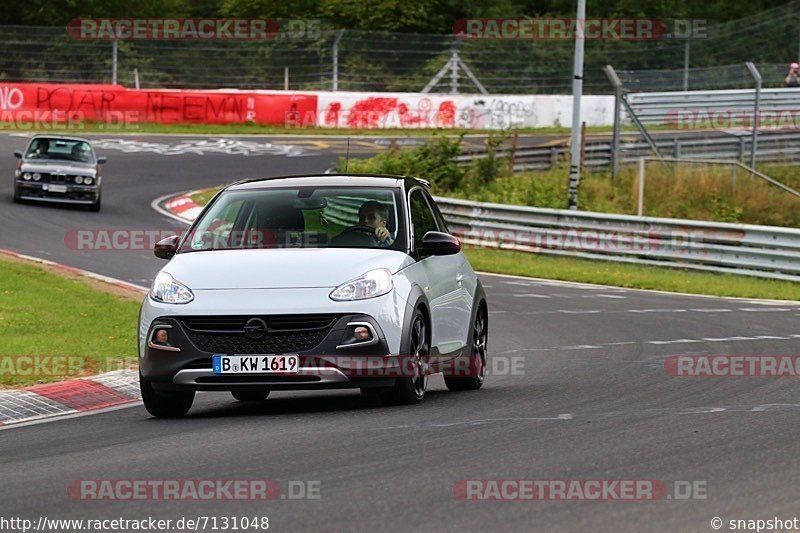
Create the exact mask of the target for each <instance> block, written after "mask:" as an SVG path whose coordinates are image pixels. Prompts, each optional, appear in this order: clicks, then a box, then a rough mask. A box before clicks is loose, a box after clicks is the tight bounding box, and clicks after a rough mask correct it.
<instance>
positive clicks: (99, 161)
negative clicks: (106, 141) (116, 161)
mask: <svg viewBox="0 0 800 533" xmlns="http://www.w3.org/2000/svg"><path fill="white" fill-rule="evenodd" d="M106 161H108V158H107V157H105V156H101V157H98V158H97V164H98V165H105V164H106Z"/></svg>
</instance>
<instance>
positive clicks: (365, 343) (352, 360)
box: [139, 175, 488, 416]
mask: <svg viewBox="0 0 800 533" xmlns="http://www.w3.org/2000/svg"><path fill="white" fill-rule="evenodd" d="M155 254H156V256H158V257H161V258H164V259H169V260H170V261H169V263H167V265H166V266H165V267H164V268H163V269H162V270H161V272H159V274H158V276H157V277H156V279H155V281H154V283H153V286H152V289H151V290H150V293H149V295H148V296H147V297H146V298H145V301H144V303H143V305H142V309H141V313H140V318H139V356H140V361H139V369H140V385H141V391H142V399H143V400H144V405H145V407H146V408H147V410H148V411H149V412H150V413H151V414H152V415H154V416H182V415H184V414H186V413H187V412H188V411H189V409H190V407H191V405H192V401H193V400H194V395H195V391H200V390H203V391H230V392H231V393H232V394H233V397H234V398H236V399H237V400H240V401H262V400H264V399H265V398H266V397H267V395H268V394H269V393H270V391H272V390H300V389H306V390H308V389H332V388H333V389H336V388H359V389H361V392H362V393H364V394H378V395H380V396H381V397H382V399H383V400H385V401H386V402H388V403H395V404H415V403H418V402H420V401H421V400H422V399H423V397H424V396H425V390H426V387H427V381H428V376H429V375H430V374H433V373H437V372H442V373H444V376H445V383H446V385H447V387H448V388H449V389H451V390H470V389H479V388H480V387H481V385H482V384H483V380H484V376H485V369H486V358H487V351H486V348H487V338H488V330H487V326H488V322H487V316H488V308H487V303H486V296H485V293H484V291H483V289H482V287H481V283H480V281H479V280H478V278H477V276H476V275H475V272H474V271H473V270H472V267H471V266H470V264H469V262H468V261H467V260H466V258H465V257H464V255H463V254H462V253H461V244H460V242H459V240H458V239H457V238H456V237H454V236H452V235H450V234H449V233H448V229H447V225H446V224H445V222H444V219H443V218H442V215H441V213H440V212H439V209H438V208H437V206H436V204H435V203H434V201H433V199H432V198H431V196H430V194H429V193H428V191H427V183H426V182H424V181H422V180H417V179H413V178H407V177H397V176H351V175H348V176H341V175H323V176H292V177H284V178H272V179H258V180H248V181H243V182H239V183H236V184H234V185H231V186H229V187H227V188H225V189H223V190H222V191H220V193H219V194H217V196H215V197H214V199H213V200H212V201H211V202H210V203H209V205H208V206H206V208H205V209H204V210H203V212H202V213H201V214H200V216H199V217H198V218H197V220H196V221H195V223H194V224H193V225H192V227H191V228H190V229H189V230H188V231H187V232H186V233H185V234H184V235H183V236H181V237H178V236H175V237H170V238H168V239H165V240H163V241H161V242H159V243H158V245H157V246H156V249H155Z"/></svg>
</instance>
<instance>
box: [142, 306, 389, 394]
mask: <svg viewBox="0 0 800 533" xmlns="http://www.w3.org/2000/svg"><path fill="white" fill-rule="evenodd" d="M309 317H311V318H309ZM247 318H249V317H241V316H229V317H225V316H220V317H193V316H192V317H175V316H169V317H159V318H157V319H155V320H153V322H152V324H151V325H150V330H149V331H148V334H147V340H148V342H147V343H146V346H145V348H144V353H143V354H142V357H141V358H140V361H139V370H140V372H141V374H142V377H143V378H145V379H147V380H148V381H150V382H151V383H152V385H153V387H154V388H155V389H157V390H217V391H218V390H248V389H251V390H252V389H259V390H264V389H268V390H304V389H305V390H308V389H331V388H333V389H337V388H370V387H379V388H382V387H390V386H391V385H392V384H393V383H394V381H395V379H396V378H397V377H398V376H399V375H401V372H402V370H401V369H400V366H401V365H402V362H401V360H400V359H399V358H398V357H396V356H393V355H390V354H389V349H388V345H387V342H386V338H385V336H384V334H383V332H382V331H381V328H380V326H379V325H378V323H377V321H376V320H375V319H373V318H372V317H370V316H368V315H362V314H347V315H333V314H332V315H293V316H291V317H285V316H284V317H274V316H268V315H265V316H263V317H260V318H263V319H264V320H265V321H266V322H268V323H269V324H270V328H269V330H268V333H267V335H266V336H265V337H264V338H263V339H260V340H257V341H254V340H252V339H249V338H248V337H247V336H246V335H245V333H244V331H243V330H242V329H240V324H241V323H243V321H245V320H246V319H247ZM328 319H329V320H328ZM292 320H295V321H296V323H295V326H296V325H297V324H301V325H303V324H309V323H310V324H311V325H312V326H314V327H311V328H304V327H300V328H297V327H295V328H294V329H292V328H289V329H286V328H285V327H284V328H283V329H282V328H281V327H280V324H290V325H291V323H292ZM326 320H328V325H326V326H324V327H322V326H321V324H323V323H325V322H326ZM280 321H282V322H280ZM297 321H299V322H297ZM303 321H305V322H303ZM309 321H310V322H309ZM353 323H367V324H370V325H371V328H372V331H373V332H374V336H375V338H376V339H377V342H374V343H372V344H370V345H365V346H352V345H353V344H354V343H355V342H356V341H355V339H354V338H353V336H352V333H353V329H354V327H355V326H352V325H348V324H353ZM275 324H278V326H279V327H277V328H275V327H274V325H275ZM159 329H167V334H168V336H169V340H168V343H167V344H166V345H165V344H161V343H158V342H156V341H155V340H154V335H155V333H156V331H157V330H159ZM345 346H347V347H345ZM215 354H223V355H273V354H274V355H280V354H297V355H298V356H299V359H300V369H299V371H298V372H297V373H296V374H290V375H287V374H224V375H219V374H214V372H213V369H212V357H213V355H215Z"/></svg>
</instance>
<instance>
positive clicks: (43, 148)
mask: <svg viewBox="0 0 800 533" xmlns="http://www.w3.org/2000/svg"><path fill="white" fill-rule="evenodd" d="M25 157H26V158H29V159H55V160H61V161H77V162H79V163H92V162H94V155H93V154H92V148H91V147H90V146H89V143H87V142H86V141H81V140H73V139H53V138H47V139H45V138H38V139H34V140H33V141H31V144H30V145H29V146H28V151H27V152H26V153H25Z"/></svg>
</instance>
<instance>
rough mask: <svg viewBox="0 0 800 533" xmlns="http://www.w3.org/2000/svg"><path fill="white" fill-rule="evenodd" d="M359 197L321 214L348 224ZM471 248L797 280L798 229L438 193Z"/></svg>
mask: <svg viewBox="0 0 800 533" xmlns="http://www.w3.org/2000/svg"><path fill="white" fill-rule="evenodd" d="M362 201H363V199H356V198H352V199H349V198H348V199H344V200H343V201H335V202H334V201H329V202H328V207H327V208H326V215H325V216H326V218H327V219H329V220H331V221H333V222H336V223H339V224H342V225H350V224H353V223H354V221H355V220H357V218H358V206H359V205H361V202H362ZM436 202H437V204H438V205H439V209H440V210H441V211H442V214H443V215H444V217H445V220H446V221H447V224H448V225H449V227H450V230H451V231H452V232H453V234H455V235H457V236H458V237H459V238H461V239H462V242H464V243H466V244H470V245H476V246H484V247H490V248H498V249H503V250H517V251H522V252H530V253H540V254H546V255H559V256H571V257H580V258H584V259H599V260H603V261H616V262H623V263H636V264H641V265H655V266H668V267H677V268H686V269H691V270H704V271H709V272H717V273H729V274H740V275H745V276H755V277H760V278H771V279H781V280H788V281H800V230H798V229H793V228H781V227H775V226H756V225H750V224H729V223H723V222H705V221H698V220H683V219H675V218H655V217H638V216H631V215H616V214H609V213H594V212H588V211H571V210H563V209H541V208H534V207H525V206H516V205H504V204H493V203H482V202H473V201H470V200H460V199H457V198H444V197H436Z"/></svg>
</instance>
